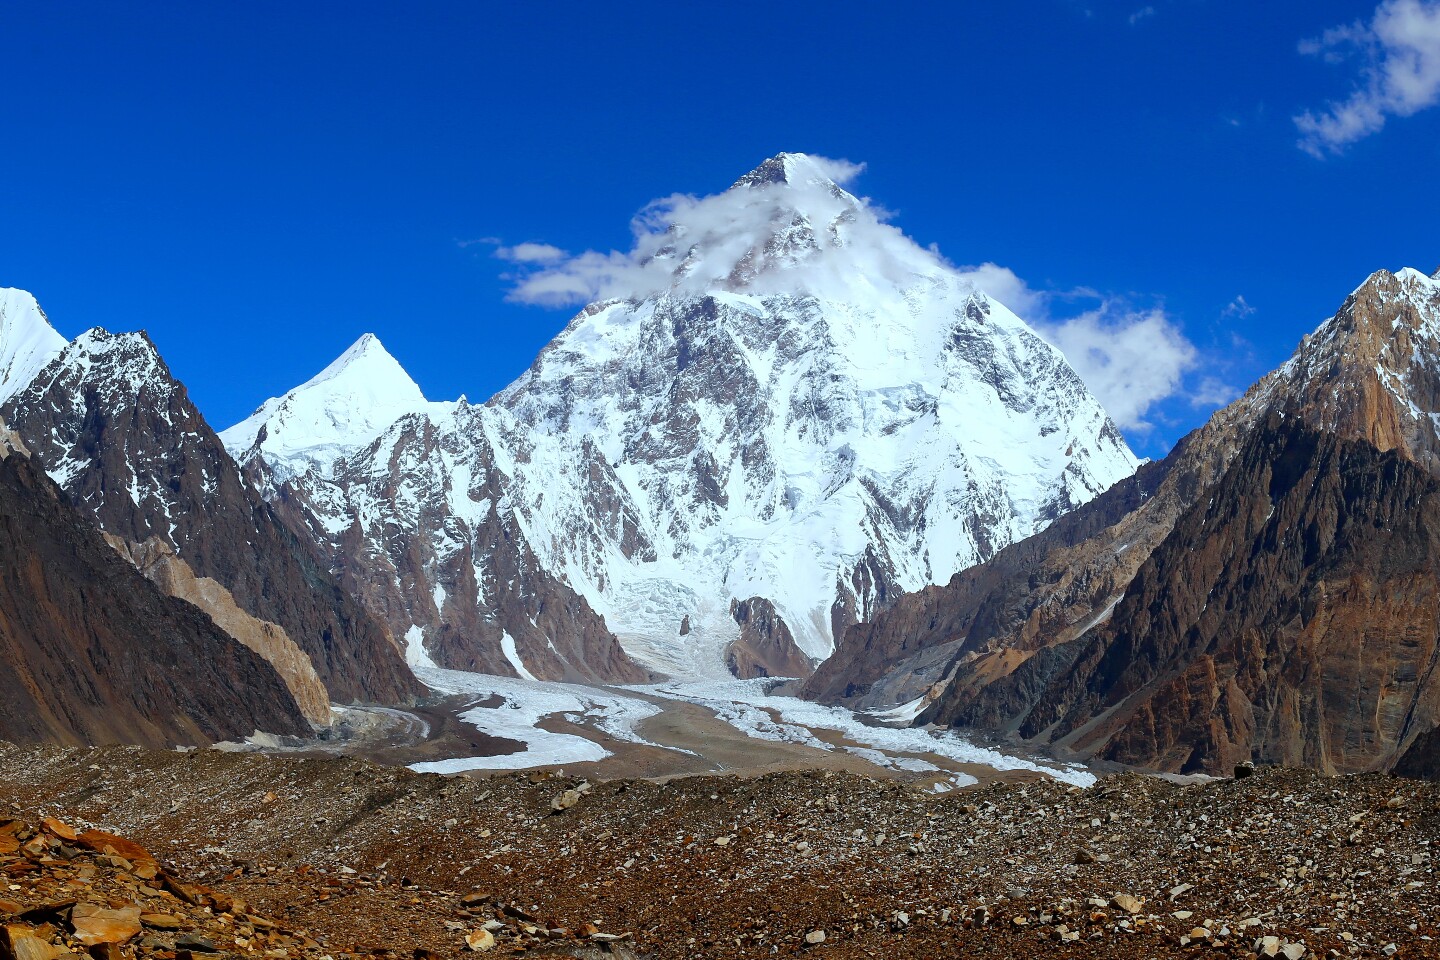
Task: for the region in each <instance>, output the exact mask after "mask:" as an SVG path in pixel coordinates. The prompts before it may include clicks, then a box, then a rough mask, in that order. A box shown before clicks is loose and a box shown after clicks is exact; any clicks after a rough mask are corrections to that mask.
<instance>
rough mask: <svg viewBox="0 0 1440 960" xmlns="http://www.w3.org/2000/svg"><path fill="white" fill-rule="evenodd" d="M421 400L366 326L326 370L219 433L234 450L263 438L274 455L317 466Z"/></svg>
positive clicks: (328, 463) (414, 386) (324, 465)
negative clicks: (361, 333)
mask: <svg viewBox="0 0 1440 960" xmlns="http://www.w3.org/2000/svg"><path fill="white" fill-rule="evenodd" d="M426 407H427V403H426V400H425V395H424V394H423V393H422V392H421V391H420V386H419V384H417V383H416V382H415V381H414V380H413V379H412V378H411V377H410V374H409V373H407V372H406V371H405V368H404V367H402V366H400V362H399V361H398V360H396V359H395V358H394V357H393V356H391V355H390V353H389V351H387V350H386V349H385V346H384V344H382V343H381V342H380V338H379V337H376V336H375V335H374V334H373V333H367V334H365V335H364V336H362V337H360V339H358V340H356V341H355V342H354V343H353V344H351V345H350V347H349V348H348V349H347V350H346V351H345V352H344V353H342V354H340V356H339V357H337V358H335V360H334V362H332V363H331V364H330V365H329V366H327V367H326V368H325V369H324V370H321V371H320V372H319V373H317V374H316V375H315V376H313V377H311V378H310V379H309V380H307V381H305V382H304V383H302V384H301V385H300V386H298V387H296V388H295V389H293V390H291V391H290V392H288V393H286V394H285V395H283V396H280V397H273V398H271V399H270V400H267V401H265V403H264V404H262V405H261V406H260V408H259V409H258V410H256V411H255V412H254V413H252V414H251V415H250V416H249V417H248V418H246V419H245V420H243V421H242V422H240V423H237V424H236V425H235V426H233V427H231V428H229V429H228V430H224V431H222V432H221V433H220V439H221V440H222V441H223V442H224V444H225V446H226V448H227V449H229V450H230V451H231V453H232V454H234V455H235V456H237V457H241V456H242V455H243V454H245V453H246V451H249V450H250V448H251V447H252V446H253V445H255V444H256V443H257V442H262V441H263V443H264V445H265V448H266V450H268V451H271V452H272V453H274V454H275V455H277V456H282V457H292V458H296V459H297V461H299V462H302V463H303V464H305V465H307V466H305V467H304V468H305V469H308V468H310V467H319V468H320V469H321V470H322V471H323V470H328V469H330V467H331V466H332V465H333V464H334V462H335V460H336V459H337V458H339V457H340V456H342V455H344V454H346V453H349V452H351V451H353V450H355V449H358V448H359V447H362V446H364V445H365V444H367V443H369V442H370V441H371V440H373V439H374V438H375V437H376V436H378V435H379V433H380V431H381V430H383V429H384V428H385V427H387V426H388V425H390V424H391V423H393V422H394V421H395V420H397V419H399V418H400V417H403V416H405V415H407V414H410V413H416V412H419V411H422V410H424V409H425V408H426ZM296 469H299V467H297V468H296Z"/></svg>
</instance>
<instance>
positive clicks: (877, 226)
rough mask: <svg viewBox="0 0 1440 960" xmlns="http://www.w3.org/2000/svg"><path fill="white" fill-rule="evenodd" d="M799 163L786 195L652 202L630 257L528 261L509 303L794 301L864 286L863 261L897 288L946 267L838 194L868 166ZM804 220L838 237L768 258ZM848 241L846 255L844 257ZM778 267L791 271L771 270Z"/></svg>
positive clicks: (876, 211) (592, 254) (637, 221)
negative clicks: (670, 297) (727, 292)
mask: <svg viewBox="0 0 1440 960" xmlns="http://www.w3.org/2000/svg"><path fill="white" fill-rule="evenodd" d="M797 156H798V155H797ZM794 163H795V166H793V167H792V169H791V171H790V173H789V183H788V184H787V185H784V186H783V187H782V186H779V185H774V184H765V185H761V186H756V187H752V188H750V189H746V190H728V191H726V192H724V193H720V194H716V195H713V196H708V197H693V196H688V195H684V194H674V195H672V196H669V197H662V198H661V199H659V200H654V201H651V202H650V203H649V204H647V205H646V206H645V208H644V209H642V210H641V211H640V212H639V213H638V214H636V215H635V217H634V218H633V219H632V220H631V223H630V229H631V236H632V246H631V248H630V250H629V251H627V252H621V251H618V250H611V251H609V252H600V251H595V250H590V251H586V252H584V253H580V254H575V255H573V256H571V255H563V256H559V257H554V258H551V259H549V260H546V261H543V262H542V261H538V260H537V261H529V265H530V266H532V267H535V268H536V269H531V270H528V271H522V272H520V273H519V274H518V275H517V276H515V277H513V278H512V279H513V280H514V286H513V287H512V288H511V291H510V294H509V299H510V300H512V301H514V302H518V303H529V304H537V305H540V306H547V307H561V306H574V305H579V304H583V303H588V302H591V301H595V300H606V299H610V298H614V297H634V298H643V297H647V296H653V295H657V294H661V293H665V292H704V291H707V290H714V289H739V288H741V287H743V288H744V289H745V290H746V292H749V293H754V294H775V293H794V292H797V291H801V290H809V289H813V288H815V287H817V286H825V287H826V288H827V289H833V288H835V287H837V286H838V287H844V286H845V285H847V284H852V283H854V282H856V278H855V277H854V276H853V275H852V274H853V270H850V269H848V268H849V267H851V265H853V263H854V262H855V260H856V259H857V257H858V258H860V259H862V260H863V261H864V262H865V263H866V264H867V267H868V268H869V271H870V272H871V273H873V275H874V276H875V277H877V278H879V277H884V278H888V279H893V280H895V281H896V282H897V283H901V282H907V281H909V280H910V279H912V278H913V277H914V276H915V275H916V274H924V273H928V272H931V271H934V270H935V269H936V268H937V267H938V266H939V265H940V264H941V263H943V260H942V259H941V258H940V257H939V256H938V255H937V254H935V253H933V252H931V251H927V250H924V249H922V248H921V247H919V246H917V245H916V244H915V243H913V242H912V241H910V240H909V239H907V238H906V237H905V236H904V235H903V234H902V233H901V232H900V231H899V230H897V229H896V228H895V227H893V226H891V225H889V224H888V223H885V222H884V220H885V217H886V216H887V214H886V212H885V211H884V210H882V209H880V208H879V207H876V206H875V205H873V204H871V203H870V202H869V201H867V200H864V199H861V198H857V197H854V196H851V195H850V194H848V193H845V192H844V191H841V190H838V189H836V187H837V185H840V184H845V183H849V182H851V181H852V180H853V179H854V178H855V177H856V176H858V175H859V174H860V172H861V171H862V170H864V165H863V164H857V163H851V162H849V161H847V160H831V159H827V158H824V157H814V156H809V157H804V156H800V157H799V159H797V160H795V161H794ZM796 210H802V211H803V212H804V214H805V216H806V218H807V219H808V220H809V222H810V223H811V224H815V225H817V226H818V227H819V228H820V229H822V230H824V229H827V225H828V229H830V230H833V231H834V236H821V237H817V238H816V240H817V243H816V245H815V246H813V247H807V248H804V249H801V248H796V249H794V250H790V251H785V250H780V251H775V250H769V249H767V248H766V243H767V241H769V240H770V239H771V238H772V237H774V236H775V235H776V234H777V232H784V231H785V229H786V228H787V226H788V225H789V220H790V218H791V217H792V216H794V212H795V211H796ZM840 238H843V246H844V248H845V249H846V251H847V253H846V254H844V255H839V256H837V255H836V251H837V250H839V249H840V246H841V244H840V243H837V242H835V241H836V240H838V239H840ZM552 249H553V248H552ZM510 259H512V260H516V259H517V258H514V257H511V258H510ZM778 261H784V262H785V266H786V268H785V269H783V270H771V269H767V268H766V264H767V263H769V262H778ZM737 264H738V265H740V266H739V267H738V268H737Z"/></svg>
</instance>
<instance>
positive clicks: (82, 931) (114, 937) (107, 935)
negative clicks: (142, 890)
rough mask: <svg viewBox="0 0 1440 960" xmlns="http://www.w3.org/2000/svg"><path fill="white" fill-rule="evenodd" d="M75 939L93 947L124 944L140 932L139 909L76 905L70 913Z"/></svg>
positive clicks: (85, 904)
mask: <svg viewBox="0 0 1440 960" xmlns="http://www.w3.org/2000/svg"><path fill="white" fill-rule="evenodd" d="M70 927H71V929H72V930H74V932H75V939H76V940H79V941H80V942H81V943H83V944H85V946H87V947H93V946H95V945H96V944H97V943H126V942H127V941H129V940H130V939H132V938H133V937H134V936H135V935H136V934H138V933H139V932H140V908H139V907H136V906H129V907H121V908H119V909H114V908H110V907H102V906H100V904H98V903H77V904H75V909H73V910H71V911H70Z"/></svg>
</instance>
